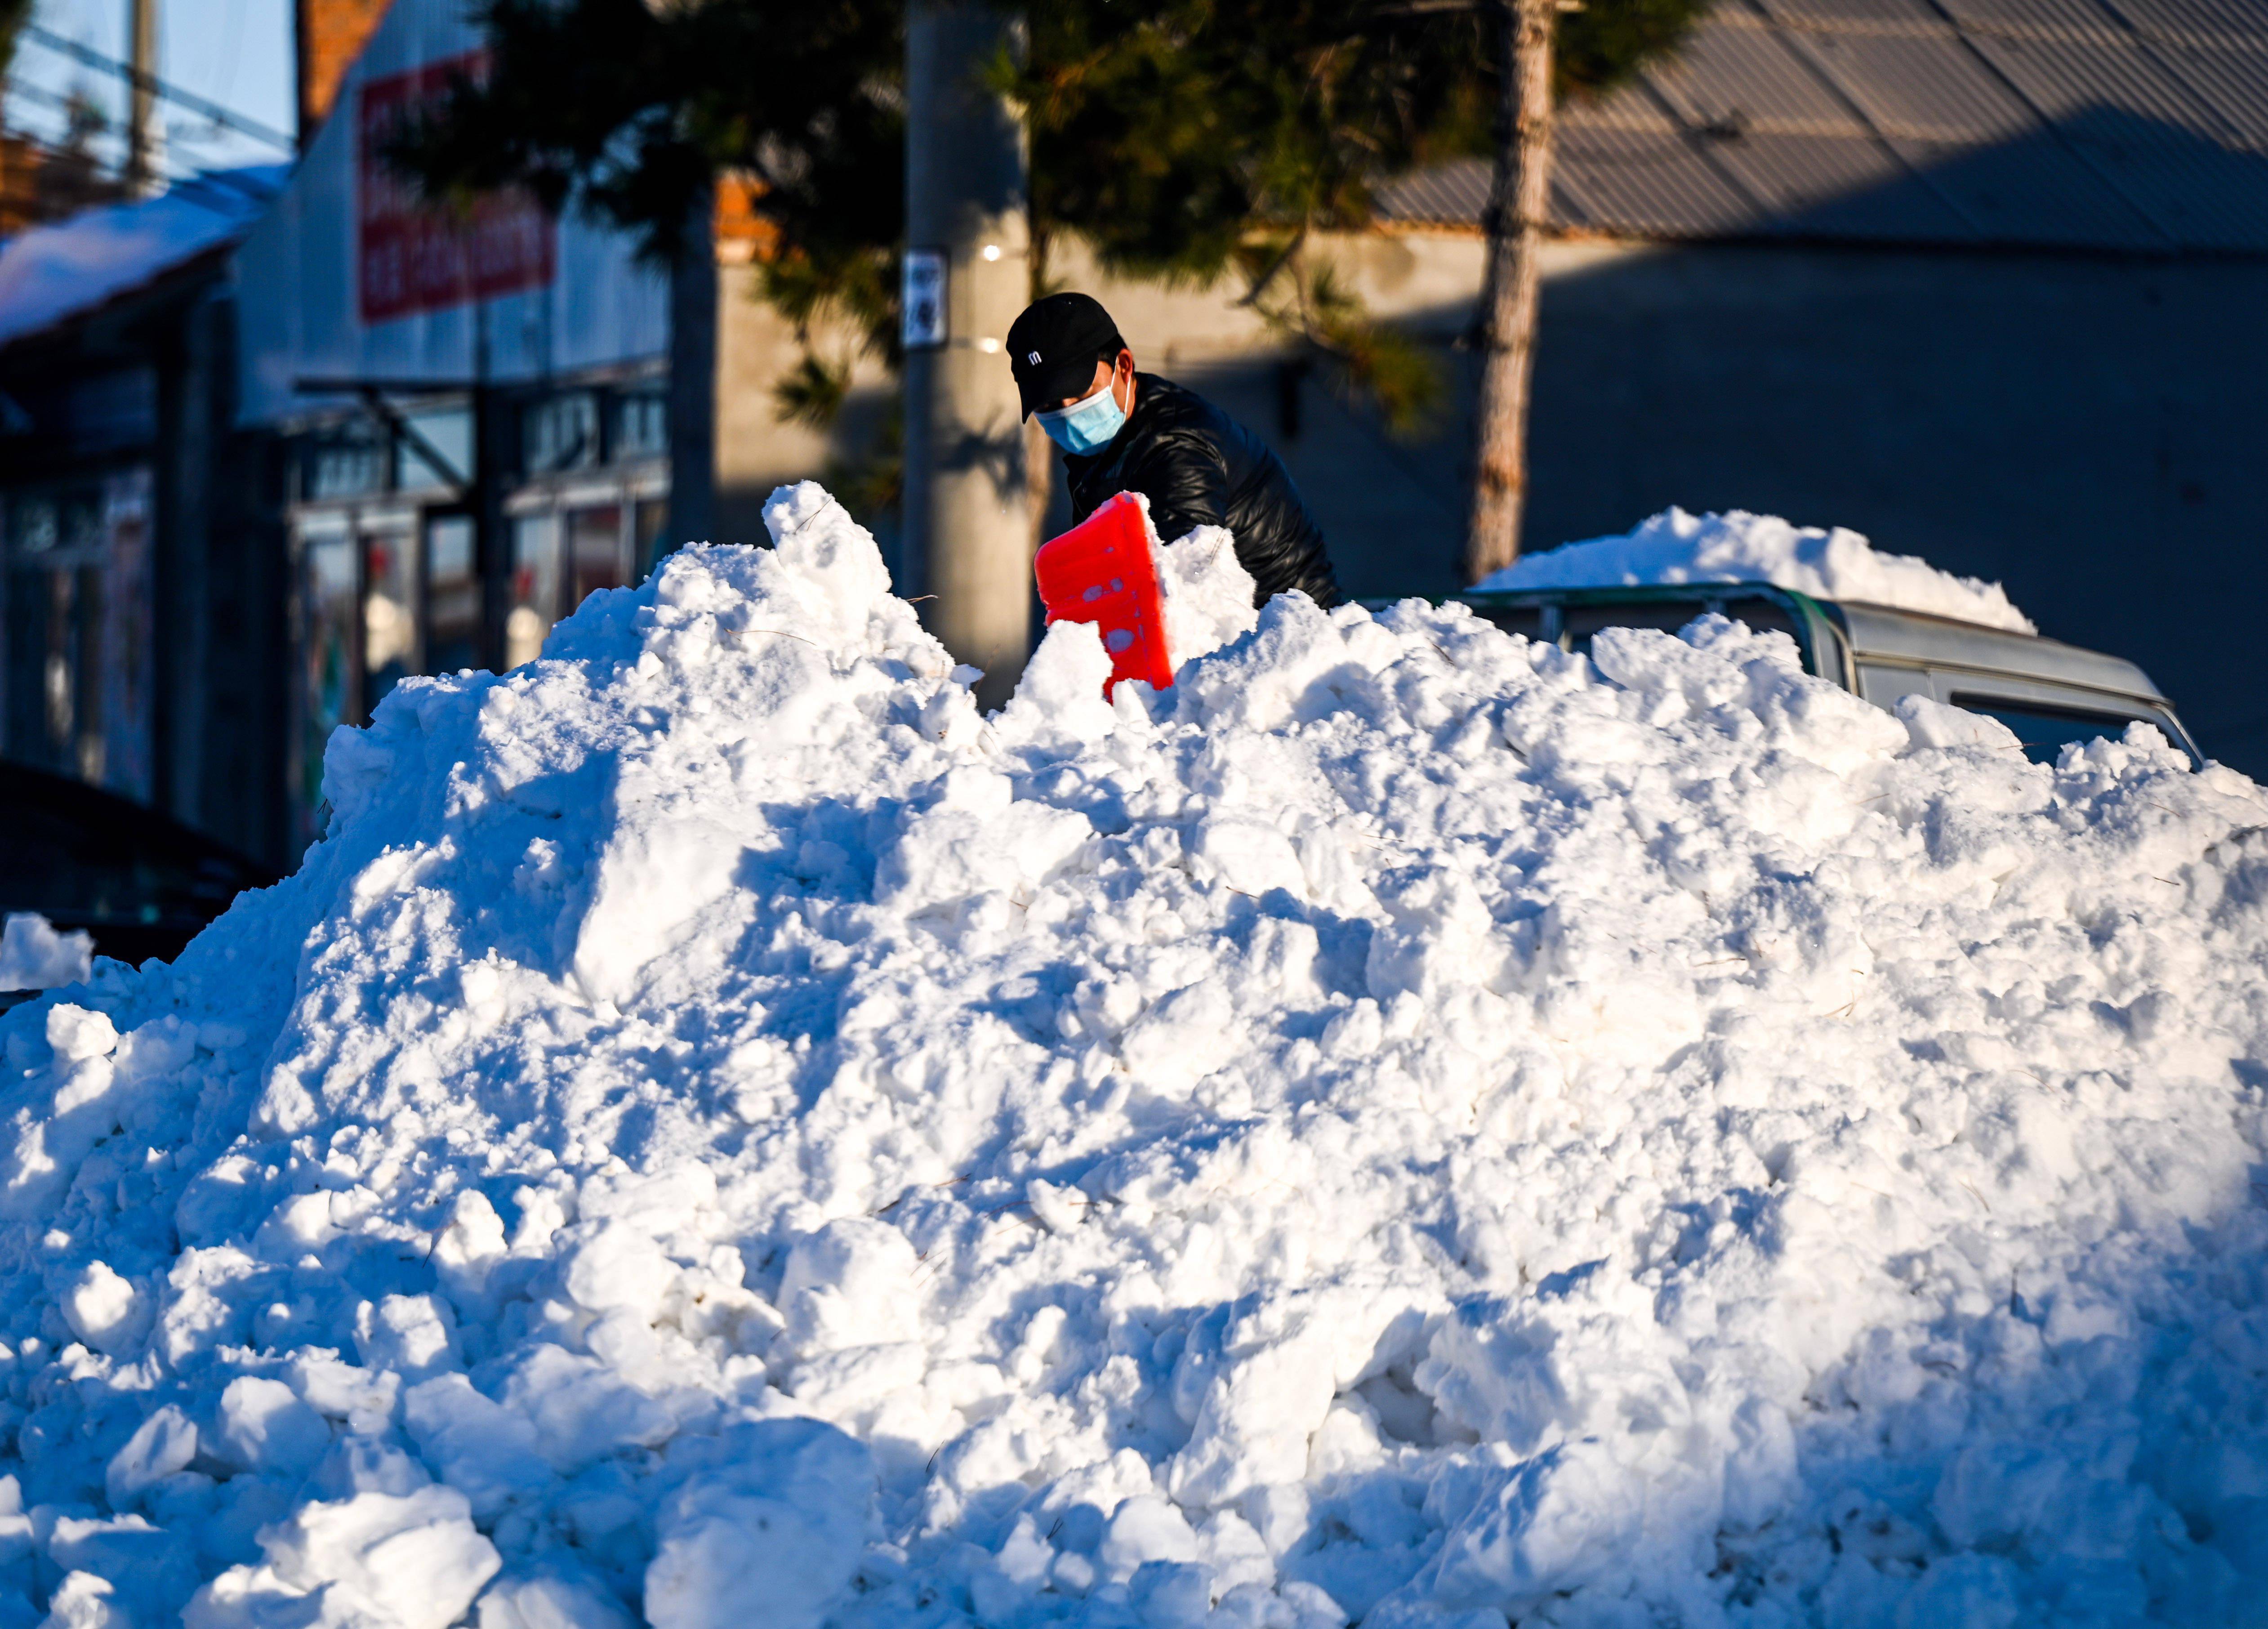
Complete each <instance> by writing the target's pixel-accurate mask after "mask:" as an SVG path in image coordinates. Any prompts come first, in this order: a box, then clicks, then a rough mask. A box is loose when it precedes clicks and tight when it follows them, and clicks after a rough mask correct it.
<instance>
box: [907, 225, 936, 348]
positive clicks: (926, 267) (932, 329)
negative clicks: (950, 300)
mask: <svg viewBox="0 0 2268 1629" xmlns="http://www.w3.org/2000/svg"><path fill="white" fill-rule="evenodd" d="M901 306H902V311H903V313H904V316H903V319H902V331H901V335H900V337H901V339H902V342H903V343H904V345H905V348H906V349H907V350H927V349H930V348H932V347H935V346H938V345H942V344H944V343H945V341H946V321H945V251H944V250H942V249H908V250H907V251H906V267H905V283H904V286H903V289H902V299H901Z"/></svg>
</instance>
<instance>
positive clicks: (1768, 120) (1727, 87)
mask: <svg viewBox="0 0 2268 1629" xmlns="http://www.w3.org/2000/svg"><path fill="white" fill-rule="evenodd" d="M1646 78H1647V79H1648V81H1649V82H1650V83H1652V84H1653V86H1654V87H1655V88H1656V89H1657V90H1659V91H1660V92H1661V94H1662V96H1663V98H1664V99H1665V100H1668V102H1669V104H1670V105H1671V106H1672V107H1675V108H1676V109H1677V110H1678V112H1679V113H1680V114H1683V116H1684V117H1685V118H1686V119H1688V120H1689V121H1690V122H1692V123H1694V124H1697V125H1702V126H1708V125H1725V126H1735V127H1740V126H1745V127H1748V128H1755V127H1757V126H1764V127H1771V126H1773V125H1793V126H1800V127H1802V128H1803V129H1805V130H1806V131H1807V132H1808V133H1816V134H1831V135H1837V136H1857V135H1860V134H1863V133H1864V130H1863V127H1862V126H1861V125H1860V124H1859V122H1858V121H1857V120H1856V119H1854V118H1852V115H1851V112H1850V110H1849V108H1847V107H1845V106H1844V104H1843V103H1842V102H1841V101H1840V100H1838V99H1837V98H1836V97H1835V96H1834V95H1833V94H1831V93H1830V92H1829V91H1828V89H1827V87H1826V86H1824V85H1822V84H1821V83H1820V82H1819V78H1818V76H1817V75H1815V74H1814V73H1813V72H1812V71H1811V70H1809V69H1808V68H1807V67H1806V66H1805V65H1804V64H1803V63H1802V62H1801V61H1800V59H1799V58H1797V57H1795V56H1794V55H1791V54H1790V52H1789V50H1788V48H1787V46H1786V43H1785V42H1784V41H1782V40H1781V39H1780V38H1779V37H1778V34H1777V33H1775V32H1774V31H1773V30H1771V28H1768V27H1764V26H1746V27H1741V26H1730V27H1728V26H1725V25H1724V24H1722V23H1705V24H1704V25H1703V26H1701V27H1699V28H1697V29H1696V30H1694V32H1693V33H1692V36H1691V37H1690V39H1688V40H1687V41H1686V43H1685V46H1684V48H1683V49H1681V50H1680V51H1679V52H1678V53H1677V55H1675V56H1674V57H1672V58H1670V59H1669V60H1668V61H1667V62H1665V63H1661V64H1660V65H1659V66H1657V67H1655V68H1653V70H1650V71H1649V72H1648V73H1647V75H1646Z"/></svg>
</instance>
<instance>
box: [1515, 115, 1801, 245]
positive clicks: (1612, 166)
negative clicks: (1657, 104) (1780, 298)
mask: <svg viewBox="0 0 2268 1629" xmlns="http://www.w3.org/2000/svg"><path fill="white" fill-rule="evenodd" d="M1558 180H1559V184H1560V186H1561V187H1562V188H1564V189H1565V192H1566V194H1567V196H1568V202H1569V203H1571V204H1572V205H1574V206H1576V208H1578V209H1580V211H1581V213H1582V215H1583V216H1584V217H1585V218H1584V219H1583V220H1581V221H1580V222H1575V223H1573V224H1577V225H1591V226H1596V227H1602V228H1609V229H1611V230H1615V231H1619V232H1635V233H1638V234H1641V235H1646V234H1654V235H1660V236H1662V237H1669V238H1709V237H1745V236H1748V235H1750V234H1751V233H1753V232H1756V231H1757V230H1759V229H1760V228H1761V227H1762V226H1764V224H1765V223H1766V221H1767V220H1768V219H1769V215H1768V212H1767V211H1766V210H1764V209H1763V208H1761V207H1759V205H1758V203H1757V202H1756V200H1755V199H1753V198H1750V197H1749V196H1748V195H1746V194H1745V193H1743V192H1742V190H1741V188H1740V187H1739V186H1738V185H1737V184H1736V183H1735V182H1734V181H1733V180H1732V179H1731V178H1729V177H1728V176H1727V175H1726V174H1725V173H1723V172H1722V171H1720V170H1719V169H1717V168H1716V167H1714V166H1712V164H1711V163H1710V161H1709V159H1708V158H1707V157H1706V156H1705V154H1704V153H1703V152H1702V151H1699V150H1698V148H1697V145H1696V144H1694V143H1693V142H1692V141H1691V140H1690V138H1688V137H1686V136H1674V135H1657V134H1654V133H1653V132H1648V131H1636V130H1616V129H1570V130H1567V131H1565V132H1564V135H1563V139H1562V142H1561V144H1560V164H1559V169H1558Z"/></svg>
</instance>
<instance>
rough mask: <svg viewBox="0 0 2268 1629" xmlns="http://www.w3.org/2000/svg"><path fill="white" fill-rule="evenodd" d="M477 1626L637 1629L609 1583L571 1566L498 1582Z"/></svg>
mask: <svg viewBox="0 0 2268 1629" xmlns="http://www.w3.org/2000/svg"><path fill="white" fill-rule="evenodd" d="M477 1622H478V1625H479V1629H633V1620H632V1618H631V1617H630V1614H629V1613H628V1612H627V1611H623V1610H622V1603H621V1602H620V1601H619V1600H617V1599H616V1598H615V1596H614V1594H613V1592H612V1591H610V1590H609V1589H608V1588H607V1587H606V1585H605V1583H604V1582H602V1581H600V1579H598V1578H597V1577H596V1576H594V1575H593V1574H591V1573H590V1572H589V1570H588V1569H587V1568H583V1567H578V1566H573V1564H571V1563H569V1564H564V1565H563V1566H555V1567H553V1568H552V1569H550V1570H548V1571H545V1572H542V1573H539V1574H534V1575H533V1576H511V1575H507V1576H504V1577H501V1578H498V1579H497V1581H495V1582H494V1583H493V1584H490V1586H489V1588H487V1589H486V1590H485V1591H484V1592H483V1593H482V1596H481V1603H480V1614H479V1618H478V1619H477Z"/></svg>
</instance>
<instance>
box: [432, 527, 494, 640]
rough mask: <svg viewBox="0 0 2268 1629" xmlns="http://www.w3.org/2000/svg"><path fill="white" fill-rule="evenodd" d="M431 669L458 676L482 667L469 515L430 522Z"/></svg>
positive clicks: (477, 580) (476, 574)
mask: <svg viewBox="0 0 2268 1629" xmlns="http://www.w3.org/2000/svg"><path fill="white" fill-rule="evenodd" d="M425 641H426V665H427V666H428V667H430V668H431V670H432V671H433V672H435V673H455V672H458V671H459V670H460V669H462V668H466V667H479V666H480V665H481V579H480V572H479V570H478V566H477V564H476V562H475V559H474V549H473V518H472V517H471V516H470V515H437V516H434V517H433V518H431V519H430V520H427V521H426V523H425Z"/></svg>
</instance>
